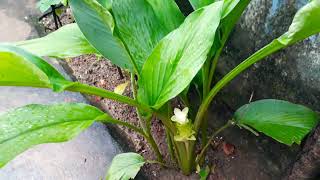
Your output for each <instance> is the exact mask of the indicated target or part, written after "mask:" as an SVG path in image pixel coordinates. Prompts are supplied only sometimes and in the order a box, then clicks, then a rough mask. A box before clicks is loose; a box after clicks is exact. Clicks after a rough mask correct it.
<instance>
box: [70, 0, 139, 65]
mask: <svg viewBox="0 0 320 180" xmlns="http://www.w3.org/2000/svg"><path fill="white" fill-rule="evenodd" d="M69 3H70V6H71V9H72V12H73V15H74V17H75V19H76V22H77V24H78V26H79V28H80V29H81V31H82V32H83V34H84V36H85V37H86V39H87V40H88V41H89V42H90V43H91V44H92V46H93V47H95V48H96V49H97V51H98V52H100V54H102V55H103V56H104V57H105V58H107V59H109V60H110V61H111V62H112V63H114V64H116V65H117V66H119V67H122V68H125V69H129V70H131V71H132V70H133V69H134V66H133V62H132V60H131V58H130V56H129V54H128V52H127V51H126V50H125V47H124V46H123V44H122V42H121V41H120V40H119V39H118V38H117V37H116V36H114V34H113V30H114V21H113V17H112V15H111V14H110V12H109V11H108V10H107V9H105V8H104V7H103V6H101V5H100V4H99V3H98V2H97V1H96V0H70V2H69Z"/></svg>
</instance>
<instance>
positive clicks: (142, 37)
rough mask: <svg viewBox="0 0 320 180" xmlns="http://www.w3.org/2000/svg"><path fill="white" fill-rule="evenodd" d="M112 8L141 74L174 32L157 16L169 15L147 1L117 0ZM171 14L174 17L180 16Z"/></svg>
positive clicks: (180, 20)
mask: <svg viewBox="0 0 320 180" xmlns="http://www.w3.org/2000/svg"><path fill="white" fill-rule="evenodd" d="M167 1H171V0H167ZM112 6H113V7H112V9H113V14H114V17H115V19H116V24H117V28H118V29H119V32H120V36H121V37H122V39H123V40H124V42H125V43H126V45H127V46H128V48H129V50H130V53H131V55H132V56H133V59H134V61H135V62H136V64H137V66H138V70H139V72H140V71H141V69H142V67H143V64H144V62H145V60H146V59H147V58H148V56H149V55H150V53H151V52H152V50H153V48H154V47H155V46H156V45H157V44H158V42H159V41H160V40H161V39H162V38H163V37H164V36H165V35H167V34H168V33H169V32H171V31H172V30H173V29H168V28H167V27H166V26H165V24H162V22H163V21H162V20H161V19H159V18H158V17H157V14H156V13H158V14H167V11H160V10H161V9H160V10H157V11H156V10H154V9H153V7H152V6H151V5H150V4H149V3H148V1H147V0H117V1H114V2H113V5H112ZM171 14H172V15H173V16H174V17H179V15H180V14H173V13H171ZM161 18H162V17H161ZM173 19H174V20H175V19H176V18H173ZM182 20H183V18H181V19H179V21H178V22H175V24H179V23H182Z"/></svg>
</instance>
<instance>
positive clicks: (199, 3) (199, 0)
mask: <svg viewBox="0 0 320 180" xmlns="http://www.w3.org/2000/svg"><path fill="white" fill-rule="evenodd" d="M189 1H190V3H191V5H192V7H193V9H195V10H197V9H199V8H202V7H204V6H207V5H209V4H211V3H213V2H215V0H189Z"/></svg>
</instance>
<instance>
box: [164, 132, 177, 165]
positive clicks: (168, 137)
mask: <svg viewBox="0 0 320 180" xmlns="http://www.w3.org/2000/svg"><path fill="white" fill-rule="evenodd" d="M165 131H166V142H167V144H168V150H169V154H170V158H171V159H172V160H173V161H176V158H175V157H174V149H173V144H172V137H171V135H170V132H169V130H168V128H167V127H165Z"/></svg>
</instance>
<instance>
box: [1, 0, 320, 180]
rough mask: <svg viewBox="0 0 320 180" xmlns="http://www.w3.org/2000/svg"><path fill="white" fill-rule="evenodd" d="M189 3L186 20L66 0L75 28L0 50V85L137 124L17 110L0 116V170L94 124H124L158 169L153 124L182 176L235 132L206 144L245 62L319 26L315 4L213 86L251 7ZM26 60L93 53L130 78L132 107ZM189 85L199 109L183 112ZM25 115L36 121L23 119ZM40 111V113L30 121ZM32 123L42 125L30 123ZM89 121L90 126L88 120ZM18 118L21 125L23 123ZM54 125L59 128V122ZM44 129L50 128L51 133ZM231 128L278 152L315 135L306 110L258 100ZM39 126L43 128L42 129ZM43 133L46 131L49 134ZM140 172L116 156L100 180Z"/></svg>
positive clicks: (92, 0) (227, 0) (124, 4)
mask: <svg viewBox="0 0 320 180" xmlns="http://www.w3.org/2000/svg"><path fill="white" fill-rule="evenodd" d="M190 2H191V3H192V5H193V7H194V9H196V11H195V12H193V13H191V14H190V15H189V16H188V17H187V18H186V19H185V18H184V16H183V15H182V13H181V12H180V11H179V8H178V7H177V5H176V4H175V2H174V0H161V1H160V0H118V1H112V0H70V1H69V3H70V6H71V8H72V12H73V15H74V17H75V19H76V22H77V25H78V26H77V25H76V24H72V25H68V26H65V27H63V28H61V29H60V30H58V31H57V32H54V33H52V34H50V35H48V36H46V37H44V38H39V39H35V40H30V41H24V42H19V43H16V44H17V45H18V46H19V47H20V48H19V47H16V46H10V45H0V86H31V87H42V88H52V89H53V90H54V91H57V92H59V91H63V90H68V91H74V92H81V93H86V94H90V95H96V96H101V97H105V98H109V99H112V100H116V101H119V102H122V103H126V104H129V105H132V106H135V107H137V109H138V114H139V115H140V118H139V120H140V125H141V127H136V126H134V125H131V124H129V123H126V122H124V121H120V120H116V119H113V118H112V117H110V116H108V115H106V114H104V115H103V113H102V112H101V111H99V110H97V109H94V108H93V107H91V106H87V105H81V107H83V109H72V108H74V107H78V106H80V105H70V104H65V105H60V106H61V107H64V108H66V107H65V106H68V107H69V108H71V109H70V111H69V110H68V111H61V112H60V111H59V112H57V111H58V110H60V109H59V108H60V106H59V105H54V106H40V105H32V106H27V107H23V108H21V109H22V110H20V109H18V110H16V111H10V112H9V113H8V114H9V115H6V114H5V115H3V116H0V130H1V128H2V129H4V131H3V132H6V133H2V134H1V132H2V131H0V143H7V142H8V145H6V146H0V154H6V153H7V154H8V155H6V156H3V157H2V156H1V157H0V165H4V164H5V163H7V161H9V160H10V159H12V158H13V157H14V156H16V155H17V154H19V153H21V152H22V151H24V150H25V149H27V148H29V147H31V146H33V145H36V144H40V143H46V142H60V141H64V140H68V139H70V138H72V137H73V136H74V135H76V134H78V133H79V132H80V131H81V130H82V129H84V128H86V127H88V126H89V125H90V124H92V123H93V121H94V120H98V121H102V122H106V123H115V124H118V125H123V126H126V127H128V128H131V129H133V130H134V131H136V132H138V133H139V134H141V135H142V136H143V137H145V139H146V140H147V141H148V142H149V143H150V145H151V147H152V148H153V150H154V151H155V153H156V155H157V160H158V161H159V163H160V164H162V163H163V159H162V155H161V153H160V151H159V148H158V146H157V143H156V142H155V140H154V139H153V136H152V134H151V127H150V126H151V120H152V117H153V116H157V117H158V118H159V119H160V120H161V121H162V123H163V124H164V126H165V128H166V134H167V136H168V137H167V140H168V141H169V142H168V144H170V146H171V147H169V148H170V150H171V152H172V153H175V155H176V160H177V162H178V165H179V166H180V168H181V170H182V171H183V173H184V174H190V173H191V171H192V170H193V169H194V168H195V165H196V164H197V163H199V162H200V161H201V159H202V158H203V156H204V155H205V151H206V149H207V148H208V147H209V145H210V141H211V140H212V139H214V136H216V135H217V134H218V133H220V132H221V131H223V130H224V129H226V128H228V127H230V126H232V125H233V124H234V122H228V123H227V124H226V125H224V126H222V127H221V128H220V129H219V130H217V131H215V134H213V137H212V138H211V139H210V140H209V141H208V140H207V136H206V134H207V127H206V126H207V125H206V124H207V118H206V117H207V116H206V114H207V109H208V108H209V106H210V103H211V102H212V100H213V98H214V97H215V96H216V95H217V94H218V93H219V91H220V90H221V89H222V88H223V87H225V86H226V85H227V84H228V83H229V82H231V81H232V80H233V79H234V78H235V77H237V76H238V75H239V74H240V73H241V72H243V71H244V70H246V69H248V68H249V67H250V66H251V65H253V64H254V63H256V62H258V61H260V60H262V59H263V58H265V57H266V56H268V55H270V54H272V53H274V52H276V51H278V50H280V49H282V48H285V47H287V46H289V45H291V44H293V43H296V42H298V41H301V40H303V39H305V38H307V37H309V36H311V35H313V34H316V33H318V32H320V25H319V22H318V21H319V17H320V0H313V1H311V2H310V3H309V4H307V5H306V6H304V7H303V8H302V9H300V10H299V11H298V13H297V14H296V15H295V17H294V20H293V23H292V25H291V26H290V28H289V30H288V32H286V33H285V34H283V35H282V36H281V37H279V38H278V39H275V40H274V41H272V42H271V43H270V44H268V45H267V46H265V47H264V48H262V49H260V50H259V51H257V52H256V53H254V54H253V55H252V56H250V57H249V58H247V59H246V60H245V61H243V62H242V63H241V64H239V65H238V66H237V67H235V68H234V69H233V70H231V71H230V72H229V73H228V74H227V75H225V76H224V77H223V78H222V79H221V80H220V81H218V82H217V83H216V84H213V83H214V82H213V76H214V73H215V69H216V66H217V62H218V60H219V57H220V54H221V53H222V50H223V48H224V46H225V44H226V42H227V40H228V37H229V35H230V33H231V31H232V29H233V27H234V25H235V24H236V22H237V21H238V19H239V18H240V16H241V14H242V12H243V11H244V10H245V8H246V7H247V5H248V4H249V2H250V0H222V1H216V2H214V0H190ZM183 21H184V22H183ZM21 48H24V49H25V50H23V49H21ZM27 51H31V52H32V53H33V54H36V55H38V56H51V57H60V58H64V57H74V56H77V55H81V54H89V53H94V54H101V55H102V56H104V57H105V58H107V59H109V60H111V61H112V62H113V63H114V64H116V65H118V66H119V67H122V68H125V69H128V70H130V72H131V76H132V80H131V84H132V90H133V95H134V99H132V98H130V97H126V96H122V95H121V92H120V90H121V91H122V90H124V89H125V86H126V84H122V85H120V86H119V87H118V89H117V88H116V92H118V94H116V93H114V92H110V91H107V90H104V89H99V88H96V87H92V86H88V85H84V84H81V83H78V82H70V81H68V80H66V79H65V78H64V77H63V76H62V75H61V74H59V72H58V71H56V70H55V69H54V68H53V67H52V66H50V65H49V64H48V63H47V62H46V61H44V60H43V59H41V58H39V57H38V56H36V55H33V54H31V53H29V52H27ZM21 77H23V78H21ZM135 77H137V80H136V78H135ZM192 80H194V82H195V84H196V87H197V89H198V91H199V90H201V91H202V92H200V93H199V94H201V98H200V107H199V108H197V106H196V105H195V104H194V103H192V104H190V103H189V100H188V92H189V87H190V83H191V81H192ZM136 81H137V82H136ZM136 83H138V84H136ZM212 86H213V88H212ZM179 95H180V97H181V98H182V99H183V102H184V103H185V104H183V106H184V107H185V106H190V115H189V116H188V113H187V110H186V111H184V114H182V113H180V112H181V111H179V112H178V111H177V112H175V115H174V116H172V115H173V114H172V113H173V112H172V111H173V108H174V107H172V105H171V103H170V100H171V99H173V98H175V97H177V96H179ZM71 106H72V107H71ZM56 107H59V108H56ZM87 108H88V109H89V110H87ZM25 109H26V110H25ZM57 109H58V110H57ZM185 109H187V108H185ZM33 110H34V111H35V112H36V113H34V114H32V112H33ZM42 111H43V112H44V113H43V114H40V115H39V117H38V116H36V115H37V114H39V112H42ZM90 112H96V114H95V113H93V114H91V113H90ZM30 113H31V114H30ZM82 113H84V114H85V115H82ZM50 115H52V116H50ZM71 115H72V118H70V119H71V122H65V120H66V119H65V118H63V117H64V116H67V117H68V118H69V117H71ZM73 115H74V116H73ZM78 115H79V118H80V120H72V119H77V118H78V117H77V116H78ZM91 115H92V116H91ZM95 115H96V116H95ZM100 115H103V116H100ZM88 116H90V117H88ZM41 117H42V119H41V120H42V121H40V120H39V119H37V118H41ZM87 117H88V118H87ZM98 117H99V119H96V118H98ZM187 117H190V119H188V118H187ZM22 118H24V119H27V121H25V122H22V120H21V119H22ZM84 118H86V119H85V120H84ZM32 119H35V120H34V121H33V120H32ZM82 119H83V120H82ZM171 119H172V120H173V121H174V122H173V121H171ZM62 120H64V121H63V122H61V121H62ZM11 121H14V123H11ZM50 122H56V123H53V124H50ZM179 122H180V124H179ZM182 122H187V123H182ZM235 122H236V124H237V125H238V126H240V127H244V128H246V129H248V130H250V131H252V132H254V130H252V129H256V130H257V131H259V132H262V133H264V134H266V135H268V136H270V137H272V138H274V139H276V140H277V141H279V142H281V143H285V144H287V145H291V144H293V143H297V144H299V143H300V142H301V140H302V139H303V137H305V136H306V134H307V133H309V132H310V131H311V129H312V128H314V127H315V126H316V124H317V123H318V114H317V113H315V112H314V111H312V110H310V109H308V108H306V107H303V106H300V105H296V104H291V103H289V102H285V101H280V100H261V101H257V102H253V103H250V104H248V105H244V106H243V107H241V108H240V109H239V110H238V111H237V112H236V113H235ZM8 123H9V124H8ZM27 123H29V124H31V125H30V127H29V126H28V127H27V125H28V124H27ZM32 123H34V124H32ZM37 123H40V124H37ZM46 123H49V124H50V126H49V127H48V125H47V124H46ZM60 123H62V124H63V125H61V124H60ZM74 123H84V124H83V125H81V128H77V127H78V126H77V125H79V124H74ZM33 125H34V126H33ZM51 125H52V127H51ZM73 125H74V126H73ZM65 126H68V127H65ZM69 126H70V127H69ZM71 126H72V127H71ZM79 126H80V125H79ZM8 127H9V128H8ZM15 127H18V128H16V129H15ZM33 127H36V128H33ZM38 127H39V128H38ZM61 127H64V128H65V129H67V128H71V129H72V130H71V131H69V129H68V131H64V130H65V129H63V128H61ZM28 128H31V129H28ZM43 128H44V129H43ZM45 128H50V131H48V130H47V129H45ZM44 130H47V131H46V133H48V134H45V136H39V137H37V136H38V135H39V134H40V135H41V134H42V132H43V131H44ZM34 131H35V132H34ZM200 131H202V132H201V134H202V141H201V142H202V147H203V149H202V150H201V153H200V154H199V155H198V157H197V158H195V147H196V142H198V141H195V140H197V138H198V134H199V132H200ZM7 132H9V133H7ZM10 133H11V134H10ZM15 133H16V134H15ZM28 133H34V134H32V135H31V136H30V137H29V136H28V137H27V138H29V139H30V140H29V139H27V140H26V141H25V142H21V143H25V144H23V145H21V148H22V149H21V148H19V147H16V146H15V144H16V142H14V140H15V138H17V139H18V138H25V137H24V136H25V135H29V134H28ZM50 133H52V134H50ZM53 133H56V134H57V135H56V134H55V135H53ZM20 134H21V136H20ZM11 135H12V136H11ZM50 136H52V137H50ZM2 138H3V140H2ZM8 138H9V139H8ZM11 140H13V141H12V142H11ZM17 141H18V140H17ZM10 143H11V144H10ZM18 143H19V142H18ZM18 143H17V144H18ZM4 147H5V148H4ZM12 147H13V148H14V149H15V150H14V151H12V152H9V150H8V149H10V148H12ZM3 148H4V149H3ZM1 151H3V152H1ZM10 153H12V154H10ZM1 158H2V159H1ZM195 162H196V163H195ZM144 163H145V160H144V159H143V157H141V156H140V155H138V154H135V153H127V154H122V155H119V156H116V157H115V159H114V160H113V163H112V165H111V167H110V169H109V171H108V175H107V179H129V178H134V177H135V176H136V174H137V172H138V171H139V169H140V168H141V166H143V164H144ZM208 172H209V171H208V169H206V170H205V171H202V172H201V174H200V175H201V177H203V178H205V177H206V176H207V175H208Z"/></svg>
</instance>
